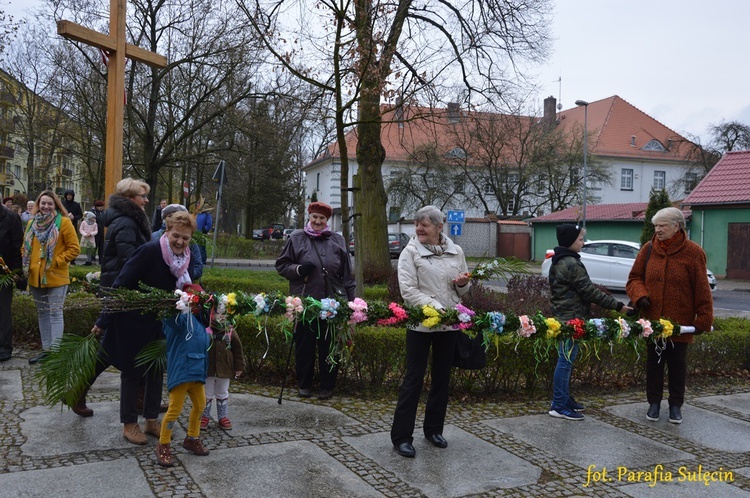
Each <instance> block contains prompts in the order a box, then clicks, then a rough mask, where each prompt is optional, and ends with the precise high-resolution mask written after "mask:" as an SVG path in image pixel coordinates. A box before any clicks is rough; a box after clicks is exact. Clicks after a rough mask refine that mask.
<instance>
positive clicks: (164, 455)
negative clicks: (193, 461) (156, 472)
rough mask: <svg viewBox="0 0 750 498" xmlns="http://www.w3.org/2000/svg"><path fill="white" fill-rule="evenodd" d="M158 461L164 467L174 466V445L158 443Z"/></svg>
mask: <svg viewBox="0 0 750 498" xmlns="http://www.w3.org/2000/svg"><path fill="white" fill-rule="evenodd" d="M156 462H157V463H158V464H159V465H161V466H162V467H174V462H173V461H172V447H171V446H170V445H169V444H157V445H156Z"/></svg>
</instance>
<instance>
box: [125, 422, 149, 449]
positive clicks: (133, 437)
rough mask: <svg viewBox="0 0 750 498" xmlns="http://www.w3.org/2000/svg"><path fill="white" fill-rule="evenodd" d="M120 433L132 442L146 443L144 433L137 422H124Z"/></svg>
mask: <svg viewBox="0 0 750 498" xmlns="http://www.w3.org/2000/svg"><path fill="white" fill-rule="evenodd" d="M122 435H123V436H124V437H125V439H127V440H128V441H130V442H131V443H133V444H141V445H143V444H146V443H148V439H146V435H145V434H144V433H143V432H141V427H140V426H139V425H138V424H137V423H134V424H125V425H124V426H123V429H122Z"/></svg>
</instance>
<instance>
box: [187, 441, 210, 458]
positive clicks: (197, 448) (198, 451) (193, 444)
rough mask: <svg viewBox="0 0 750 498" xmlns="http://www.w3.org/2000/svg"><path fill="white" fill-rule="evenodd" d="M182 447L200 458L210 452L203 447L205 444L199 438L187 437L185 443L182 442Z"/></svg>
mask: <svg viewBox="0 0 750 498" xmlns="http://www.w3.org/2000/svg"><path fill="white" fill-rule="evenodd" d="M182 447H183V448H185V449H186V450H188V451H189V452H190V453H192V454H193V455H198V456H206V455H208V450H207V449H206V447H205V446H203V443H202V442H201V440H200V439H198V438H197V437H190V436H187V437H186V438H185V441H183V442H182Z"/></svg>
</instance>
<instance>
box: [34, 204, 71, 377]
mask: <svg viewBox="0 0 750 498" xmlns="http://www.w3.org/2000/svg"><path fill="white" fill-rule="evenodd" d="M80 252H81V249H80V247H79V245H78V235H77V234H76V229H75V227H74V226H73V223H72V222H71V221H70V218H68V212H67V210H66V209H65V208H64V207H63V205H62V202H60V199H59V198H58V197H57V195H55V193H54V192H52V191H51V190H45V191H44V192H42V193H41V194H39V197H37V199H36V203H35V206H34V217H33V218H32V219H31V223H29V225H28V226H27V228H26V233H25V234H24V240H23V246H22V248H21V255H22V259H23V272H24V276H25V277H26V278H27V279H28V283H29V290H30V291H31V295H32V296H33V297H34V302H35V303H36V309H37V315H38V319H39V333H40V335H41V338H42V352H41V354H39V355H37V356H35V357H34V358H31V359H30V360H29V364H31V365H33V364H35V363H37V362H38V361H39V360H41V359H43V358H44V357H45V356H46V355H47V352H48V351H49V349H50V348H51V347H52V344H53V343H54V342H55V341H59V340H60V339H61V338H62V335H63V329H64V324H63V304H64V302H65V294H66V293H67V291H68V284H70V276H69V274H68V266H69V265H70V262H71V261H73V260H74V259H75V258H76V256H78V253H80Z"/></svg>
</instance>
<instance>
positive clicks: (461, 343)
mask: <svg viewBox="0 0 750 498" xmlns="http://www.w3.org/2000/svg"><path fill="white" fill-rule="evenodd" d="M457 334H458V338H457V339H456V349H455V350H454V352H453V366H454V367H456V368H463V369H464V370H479V369H481V368H484V367H485V366H487V351H485V349H484V345H483V344H482V340H483V336H482V333H481V332H477V335H476V337H474V338H473V339H472V338H471V337H469V336H468V335H466V334H464V333H463V332H461V331H458V332H457Z"/></svg>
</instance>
